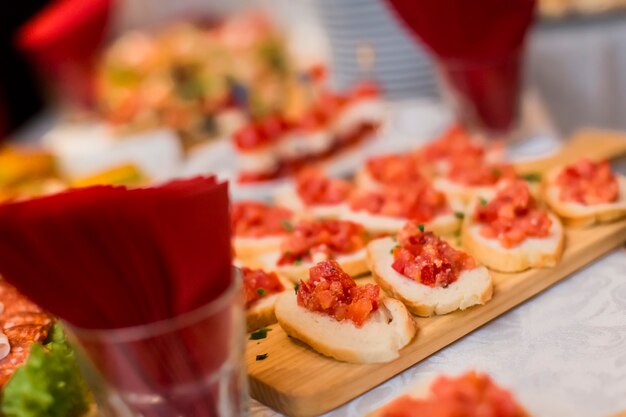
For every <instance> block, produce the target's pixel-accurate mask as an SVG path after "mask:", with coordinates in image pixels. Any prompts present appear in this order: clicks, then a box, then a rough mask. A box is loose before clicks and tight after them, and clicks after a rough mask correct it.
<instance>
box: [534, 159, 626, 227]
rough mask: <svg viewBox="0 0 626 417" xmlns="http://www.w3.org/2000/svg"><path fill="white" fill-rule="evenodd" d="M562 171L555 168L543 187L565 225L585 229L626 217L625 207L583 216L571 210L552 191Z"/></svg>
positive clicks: (550, 203) (544, 195)
mask: <svg viewBox="0 0 626 417" xmlns="http://www.w3.org/2000/svg"><path fill="white" fill-rule="evenodd" d="M561 169H562V167H560V168H555V169H554V170H552V171H550V173H549V174H548V175H547V176H546V180H545V182H544V183H543V185H542V194H543V198H544V200H545V202H546V203H547V204H548V206H549V207H550V209H552V210H553V211H554V213H556V215H558V216H559V217H560V218H561V219H562V220H563V223H564V224H565V225H567V226H571V227H579V228H584V227H591V226H594V225H596V224H602V223H611V222H614V221H617V220H619V219H621V218H624V217H626V208H625V207H614V208H606V209H601V210H598V211H596V212H593V213H589V214H585V215H581V214H579V213H575V212H573V211H571V210H569V209H568V207H567V205H566V204H563V203H562V202H560V201H558V200H556V199H554V198H553V196H552V193H550V190H551V188H552V187H556V185H555V184H554V181H555V178H556V176H557V175H558V173H559V172H560V170H561ZM618 180H619V181H620V182H623V181H626V178H624V177H623V176H621V175H618ZM620 188H621V187H620Z"/></svg>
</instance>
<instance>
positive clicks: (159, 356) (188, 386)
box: [66, 276, 248, 417]
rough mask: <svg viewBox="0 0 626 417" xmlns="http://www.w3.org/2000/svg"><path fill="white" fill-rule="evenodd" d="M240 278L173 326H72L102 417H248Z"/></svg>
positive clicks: (169, 322) (165, 323)
mask: <svg viewBox="0 0 626 417" xmlns="http://www.w3.org/2000/svg"><path fill="white" fill-rule="evenodd" d="M238 278H239V277H238V276H235V279H233V283H232V284H231V286H230V287H229V288H228V289H227V290H226V291H225V292H224V293H223V294H222V295H220V297H219V298H217V299H216V300H214V301H211V302H210V303H208V304H206V305H205V306H203V307H201V308H199V309H197V310H194V311H191V312H189V313H185V314H183V315H180V316H177V317H175V318H172V319H168V320H164V321H160V322H156V323H151V324H147V325H141V326H135V327H129V328H123V329H112V330H90V329H81V328H76V327H74V326H72V325H70V324H67V325H66V329H67V330H68V335H69V338H70V340H71V342H72V343H73V345H74V347H75V349H76V356H77V359H78V363H79V366H80V367H81V370H82V372H83V374H84V376H85V379H86V380H87V383H88V384H89V386H90V388H91V389H92V391H93V393H94V397H95V400H96V402H97V404H98V407H99V411H100V414H101V415H102V416H103V417H139V416H141V417H213V416H215V417H217V416H220V417H239V416H242V415H247V401H248V391H247V377H246V373H245V367H244V363H243V352H244V344H245V325H244V310H243V295H242V291H241V287H240V286H241V280H240V279H238ZM111 302H115V300H111Z"/></svg>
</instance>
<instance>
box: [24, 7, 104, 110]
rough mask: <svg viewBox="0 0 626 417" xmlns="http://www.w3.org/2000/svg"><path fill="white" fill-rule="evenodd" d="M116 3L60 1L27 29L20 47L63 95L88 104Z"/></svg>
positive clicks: (33, 21) (31, 21) (41, 13)
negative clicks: (94, 73)
mask: <svg viewBox="0 0 626 417" xmlns="http://www.w3.org/2000/svg"><path fill="white" fill-rule="evenodd" d="M113 4H114V0H56V1H52V2H50V4H49V5H48V6H47V7H46V8H45V9H43V10H42V11H41V12H40V13H39V14H37V15H36V16H35V17H34V18H33V19H31V20H30V21H29V22H28V23H26V25H24V26H23V27H22V28H21V30H20V32H19V33H18V37H17V43H18V46H19V47H20V48H21V49H23V50H24V51H25V52H26V53H27V54H28V55H29V56H30V57H31V59H32V60H33V61H34V63H35V64H36V65H37V67H38V68H39V70H40V72H41V73H42V74H45V75H46V76H49V75H53V76H54V77H55V82H56V83H57V89H58V90H60V91H59V92H60V93H62V94H66V95H72V96H74V98H75V99H76V100H81V101H86V102H88V101H89V100H91V99H92V98H93V85H92V71H93V65H94V62H95V58H96V56H97V53H98V51H99V49H100V46H101V45H102V42H103V40H104V37H105V34H106V30H107V24H108V22H109V17H110V12H111V9H112V7H113Z"/></svg>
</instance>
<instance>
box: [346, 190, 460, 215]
mask: <svg viewBox="0 0 626 417" xmlns="http://www.w3.org/2000/svg"><path fill="white" fill-rule="evenodd" d="M350 207H351V208H352V209H353V210H364V211H367V212H369V213H372V214H377V215H381V216H389V217H401V218H405V219H409V220H415V221H418V222H428V221H430V220H432V219H433V218H434V217H436V216H438V215H440V214H444V213H447V212H449V211H450V207H449V205H448V201H447V200H446V196H445V195H444V194H443V193H442V192H440V191H438V190H436V189H434V188H433V187H432V186H430V185H429V184H427V183H422V184H415V185H414V186H411V187H387V188H386V189H384V190H376V191H364V192H359V193H355V194H354V195H353V196H352V197H351V198H350Z"/></svg>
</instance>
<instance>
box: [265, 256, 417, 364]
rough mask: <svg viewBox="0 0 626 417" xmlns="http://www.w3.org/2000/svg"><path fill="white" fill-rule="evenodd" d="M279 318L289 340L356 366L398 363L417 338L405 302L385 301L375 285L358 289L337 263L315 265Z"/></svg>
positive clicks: (279, 308)
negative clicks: (395, 360) (394, 360)
mask: <svg viewBox="0 0 626 417" xmlns="http://www.w3.org/2000/svg"><path fill="white" fill-rule="evenodd" d="M276 318H277V319H278V323H279V324H280V326H281V327H282V328H283V329H284V330H285V332H286V333H287V334H288V335H289V336H291V337H293V338H295V339H298V340H300V341H302V342H304V343H306V344H307V345H309V346H311V348H313V349H314V350H316V351H317V352H319V353H321V354H323V355H326V356H330V357H333V358H335V359H337V360H340V361H346V362H355V363H375V362H388V361H391V360H393V359H396V358H397V357H398V356H399V351H400V349H402V348H403V347H404V346H406V345H407V344H408V343H409V342H410V341H411V340H412V339H413V337H414V336H415V333H416V326H415V323H414V321H413V319H412V317H411V315H410V314H409V312H408V311H407V309H406V308H405V307H404V305H403V304H402V303H401V302H399V301H397V300H394V299H391V298H382V296H381V292H380V288H379V287H378V285H376V284H369V283H368V284H364V285H360V286H359V285H357V284H356V282H355V281H354V280H353V279H352V278H350V276H349V275H348V274H346V273H345V272H344V271H343V270H342V269H341V266H340V265H339V264H338V263H337V262H335V261H324V262H321V263H319V264H317V265H315V266H313V267H312V268H311V269H310V274H309V277H308V279H306V280H303V281H301V282H300V285H299V287H298V290H297V294H294V292H293V291H292V292H286V293H285V294H283V295H281V296H280V297H279V298H278V301H277V302H276Z"/></svg>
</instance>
